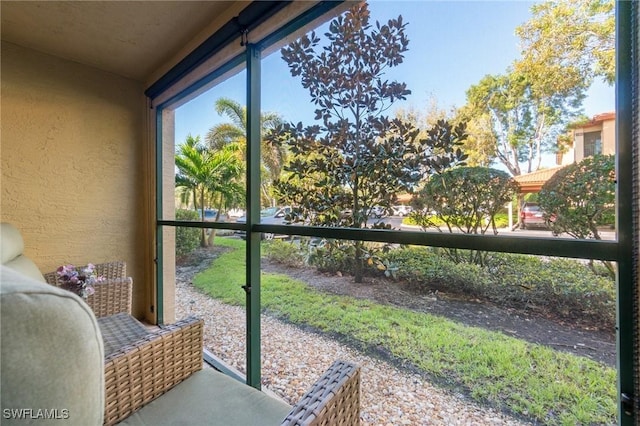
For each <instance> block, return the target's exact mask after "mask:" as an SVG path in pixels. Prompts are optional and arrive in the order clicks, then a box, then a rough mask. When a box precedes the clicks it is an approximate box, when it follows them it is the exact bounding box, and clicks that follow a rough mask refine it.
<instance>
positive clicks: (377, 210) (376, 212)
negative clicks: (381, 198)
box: [371, 206, 387, 219]
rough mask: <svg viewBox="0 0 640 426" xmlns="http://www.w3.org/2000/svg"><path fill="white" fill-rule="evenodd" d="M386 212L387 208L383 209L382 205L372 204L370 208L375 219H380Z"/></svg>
mask: <svg viewBox="0 0 640 426" xmlns="http://www.w3.org/2000/svg"><path fill="white" fill-rule="evenodd" d="M386 214H387V209H385V208H384V207H382V206H373V207H372V208H371V216H373V217H375V218H376V219H380V218H381V217H382V216H385V215H386Z"/></svg>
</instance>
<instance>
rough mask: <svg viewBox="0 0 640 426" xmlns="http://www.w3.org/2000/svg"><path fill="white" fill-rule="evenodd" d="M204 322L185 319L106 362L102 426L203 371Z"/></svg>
mask: <svg viewBox="0 0 640 426" xmlns="http://www.w3.org/2000/svg"><path fill="white" fill-rule="evenodd" d="M203 327H204V322H203V321H202V320H201V319H197V318H187V319H185V320H182V321H178V322H176V323H175V324H172V325H169V326H166V327H165V328H162V329H160V330H157V331H154V332H150V333H149V335H148V336H145V337H144V338H142V339H140V340H138V341H136V342H134V343H133V344H131V345H129V346H125V347H123V348H122V349H121V350H120V351H118V352H116V353H114V354H112V355H110V356H108V357H107V358H105V365H104V367H105V368H104V370H105V371H104V380H105V414H104V423H105V425H112V424H115V423H117V422H119V421H120V420H122V419H124V418H125V417H127V416H128V415H129V414H131V413H132V412H133V411H135V410H137V409H138V408H140V407H141V406H143V405H144V404H146V403H148V402H149V401H151V400H153V399H155V398H157V397H158V396H160V395H162V394H163V393H164V392H166V391H168V390H169V389H171V388H172V387H173V386H175V385H177V384H178V383H180V382H181V381H182V380H184V379H186V378H187V377H189V375H191V373H193V372H195V371H198V370H201V369H202V343H203V342H202V333H203Z"/></svg>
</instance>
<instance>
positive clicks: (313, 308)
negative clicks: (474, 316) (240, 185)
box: [194, 238, 616, 425]
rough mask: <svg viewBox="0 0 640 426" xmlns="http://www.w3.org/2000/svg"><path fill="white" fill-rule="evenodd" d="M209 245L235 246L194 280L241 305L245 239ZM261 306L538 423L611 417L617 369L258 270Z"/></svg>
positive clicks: (611, 419) (599, 420)
mask: <svg viewBox="0 0 640 426" xmlns="http://www.w3.org/2000/svg"><path fill="white" fill-rule="evenodd" d="M216 244H219V245H225V246H229V247H232V248H234V249H235V250H232V251H229V252H227V253H224V254H223V255H221V256H220V257H219V258H218V259H216V260H215V262H214V263H213V265H212V267H211V268H210V269H208V270H207V271H204V272H202V273H200V274H198V275H197V276H196V277H195V278H194V284H195V285H196V286H197V287H198V288H200V289H202V290H204V291H205V292H206V293H208V294H209V295H211V296H212V297H214V298H216V299H220V300H221V301H223V302H225V303H229V304H234V305H244V290H242V288H241V286H242V285H244V284H245V279H244V274H245V269H244V250H243V249H244V246H245V242H244V241H242V240H237V239H227V238H217V239H216ZM262 307H263V311H264V312H267V313H268V314H270V315H274V316H276V317H280V318H284V319H286V320H287V321H290V322H292V323H295V324H305V325H308V326H311V327H314V328H315V329H317V330H320V331H323V332H327V333H337V334H339V335H340V336H342V337H343V338H345V339H346V340H347V341H351V342H356V343H357V344H358V346H364V347H374V346H383V347H385V348H386V349H387V350H388V351H389V352H390V353H391V354H393V356H395V357H397V358H401V359H404V360H408V361H410V362H411V363H413V364H414V365H415V366H417V367H419V368H420V369H421V370H423V371H424V372H425V373H427V374H428V375H429V376H431V377H433V378H434V381H435V382H436V383H440V384H442V385H445V386H449V387H455V388H457V389H460V388H463V389H465V390H466V391H467V392H468V394H469V395H471V397H472V398H473V399H475V400H476V401H479V402H481V403H488V404H490V405H492V406H494V407H498V408H500V409H505V410H507V411H511V412H514V413H517V414H520V415H525V416H527V417H530V418H533V419H536V420H537V421H541V422H544V423H545V424H566V425H575V424H612V423H615V422H616V386H615V384H616V371H615V369H612V368H609V367H607V366H604V365H602V364H599V363H597V362H594V361H591V360H589V359H586V358H582V357H578V356H574V355H571V354H567V353H564V352H557V351H554V350H552V349H549V348H547V347H544V346H540V345H535V344H531V343H528V342H525V341H522V340H519V339H515V338H512V337H509V336H506V335H503V334H501V333H498V332H491V331H487V330H484V329H481V328H476V327H468V326H465V325H461V324H459V323H456V322H454V321H450V320H448V319H446V318H442V317H438V316H434V315H429V314H425V313H418V312H413V311H408V310H405V309H400V308H394V307H390V306H386V305H382V304H379V303H375V302H370V301H365V300H359V299H355V298H351V297H346V296H334V295H328V294H324V293H321V292H318V291H316V290H315V289H313V288H311V287H309V286H307V285H306V284H304V283H302V282H300V281H296V280H293V279H291V278H289V277H288V276H286V275H280V274H266V273H263V274H262Z"/></svg>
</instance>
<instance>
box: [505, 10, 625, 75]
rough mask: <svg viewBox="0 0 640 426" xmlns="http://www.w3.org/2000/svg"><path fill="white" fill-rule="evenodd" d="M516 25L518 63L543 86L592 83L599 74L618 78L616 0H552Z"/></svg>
mask: <svg viewBox="0 0 640 426" xmlns="http://www.w3.org/2000/svg"><path fill="white" fill-rule="evenodd" d="M531 10H532V14H533V17H532V18H531V19H530V20H529V21H527V22H526V23H524V24H523V25H521V26H520V27H518V28H517V29H516V34H517V35H518V36H519V37H520V39H521V41H522V60H521V61H520V62H519V64H518V65H519V67H520V68H521V69H522V70H523V71H525V72H527V73H528V74H531V75H533V76H535V78H536V80H538V81H540V83H541V84H545V85H548V84H556V85H557V84H563V85H569V86H573V85H576V84H585V85H587V86H589V85H590V84H591V82H592V80H593V78H595V77H598V76H599V77H602V78H603V79H604V81H606V82H607V83H609V84H613V82H614V81H615V16H614V2H613V0H562V1H547V2H545V3H541V4H536V5H534V6H532V8H531Z"/></svg>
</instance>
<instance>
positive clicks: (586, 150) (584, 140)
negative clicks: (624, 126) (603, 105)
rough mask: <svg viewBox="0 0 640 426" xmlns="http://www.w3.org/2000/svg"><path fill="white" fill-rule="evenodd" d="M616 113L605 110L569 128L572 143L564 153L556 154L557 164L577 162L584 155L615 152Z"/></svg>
mask: <svg viewBox="0 0 640 426" xmlns="http://www.w3.org/2000/svg"><path fill="white" fill-rule="evenodd" d="M615 126H616V113H615V112H605V113H602V114H598V115H595V116H593V118H592V119H591V120H590V121H588V122H586V123H584V124H581V125H580V126H577V127H574V128H573V129H572V130H571V139H572V142H573V143H572V145H571V146H570V147H569V148H568V150H567V151H566V152H564V153H559V154H558V155H557V159H556V162H557V164H558V165H562V166H566V165H567V164H571V163H579V162H580V161H582V160H583V159H584V158H585V157H590V156H592V155H596V154H603V155H611V154H615V149H616V132H615Z"/></svg>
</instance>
